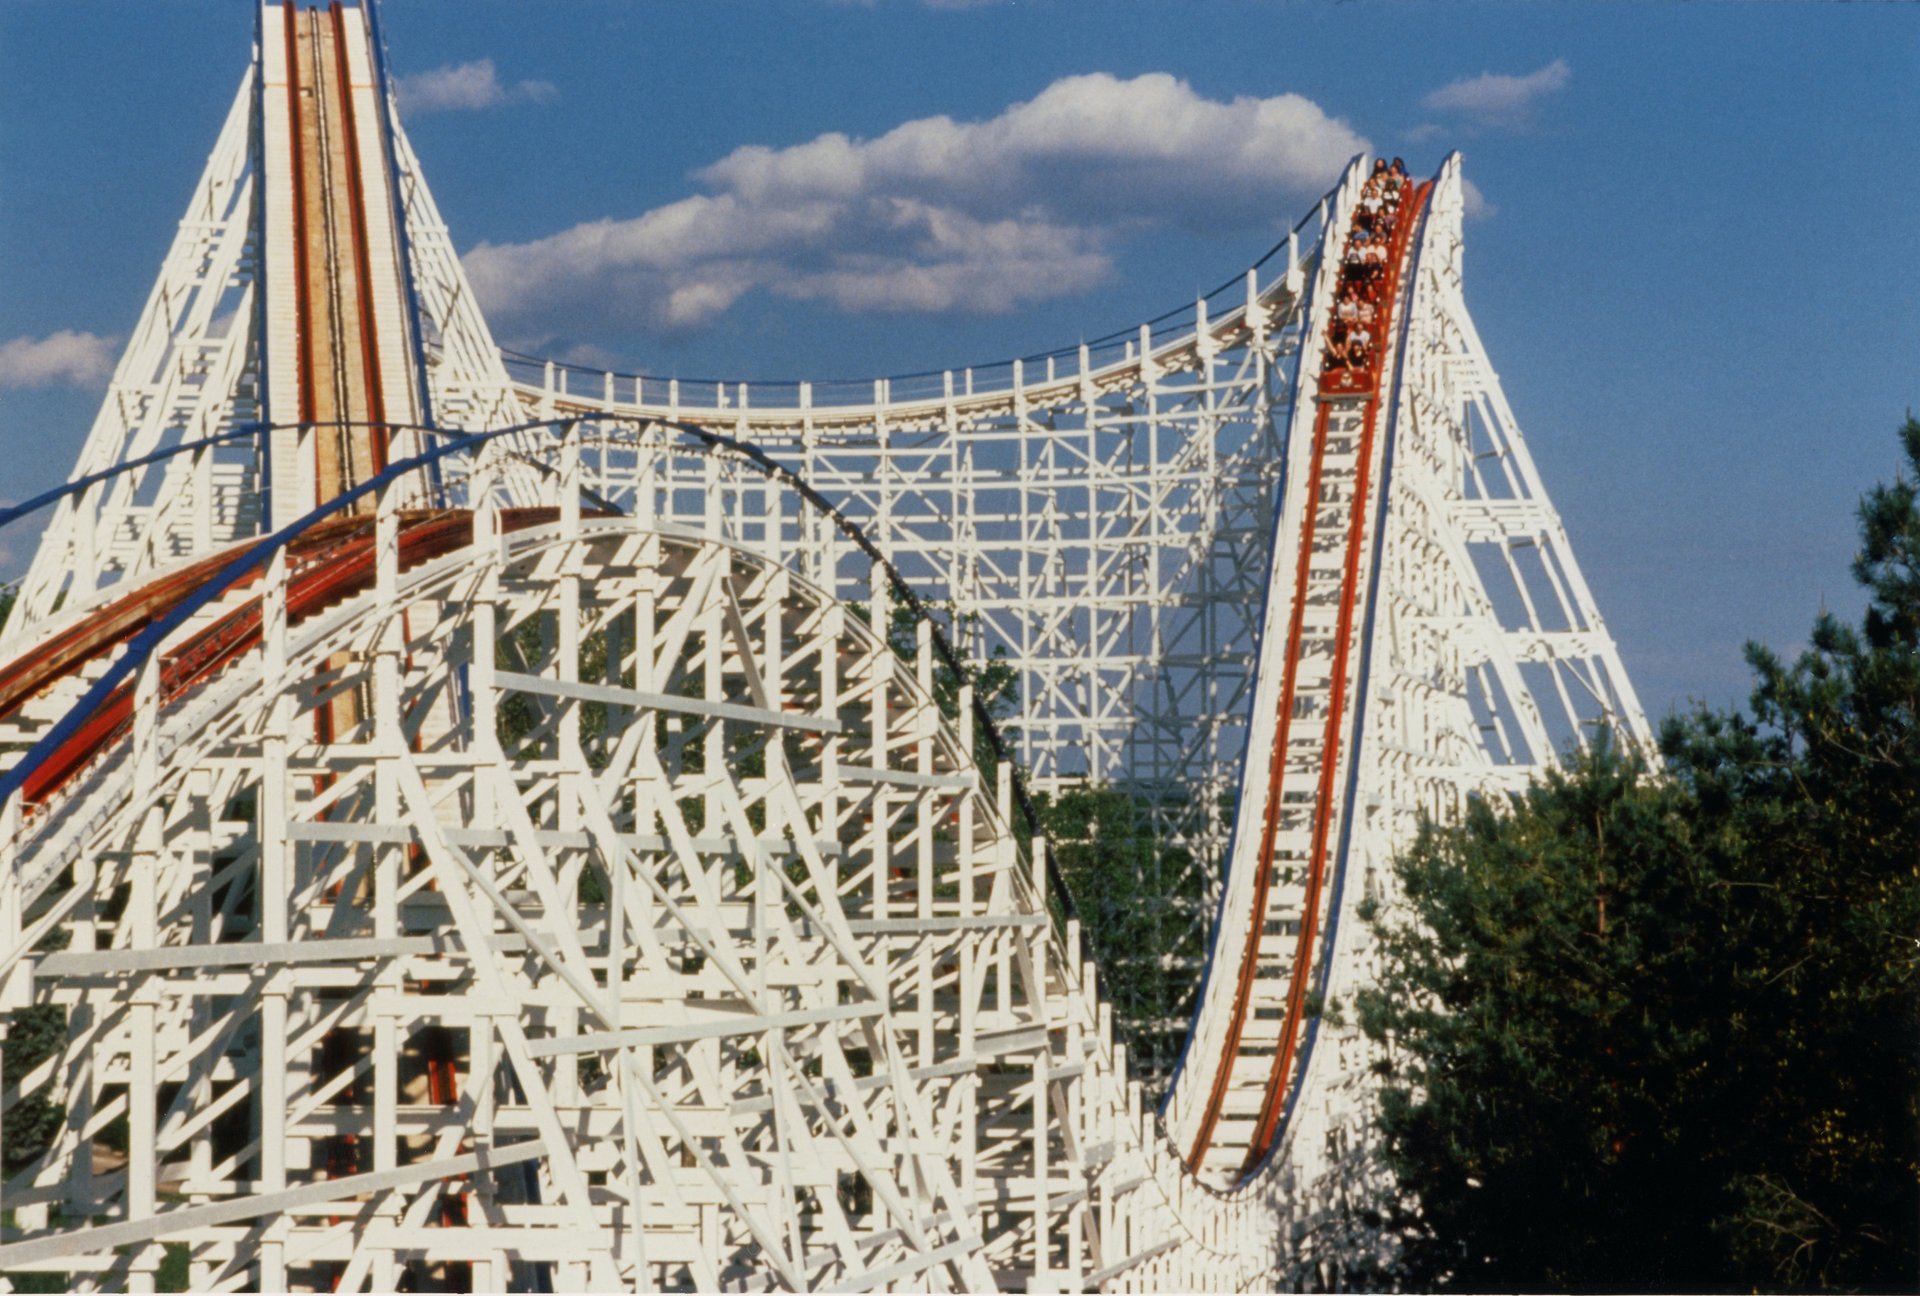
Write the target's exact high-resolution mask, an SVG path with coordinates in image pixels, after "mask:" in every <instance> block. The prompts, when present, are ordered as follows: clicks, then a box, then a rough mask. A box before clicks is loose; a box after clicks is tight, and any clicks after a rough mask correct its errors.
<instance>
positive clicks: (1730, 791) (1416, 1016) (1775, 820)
mask: <svg viewBox="0 0 1920 1296" xmlns="http://www.w3.org/2000/svg"><path fill="white" fill-rule="evenodd" d="M1901 438H1902V442H1903V446H1904V449H1905V453H1906V457H1907V459H1908V461H1909V463H1910V464H1911V466H1912V468H1913V470H1914V472H1915V473H1916V474H1920V423H1916V422H1915V421H1914V420H1912V419H1909V420H1908V421H1907V423H1906V425H1905V426H1904V427H1903V428H1902V430H1901ZM1860 526H1861V538H1862V545H1861V551H1860V554H1859V556H1858V558H1857V559H1856V561H1855V563H1854V574H1855V576H1856V578H1857V579H1859V580H1860V582H1861V583H1862V584H1863V585H1864V586H1865V588H1866V591H1867V595H1868V607H1867V611H1866V614H1865V617H1864V618H1863V621H1862V623H1861V625H1860V626H1859V627H1857V628H1855V627H1849V626H1846V625H1843V624H1841V623H1840V622H1839V621H1838V620H1837V619H1836V618H1833V617H1831V616H1822V617H1821V618H1820V619H1819V620H1818V621H1817V622H1816V623H1815V625H1814V630H1813V635H1812V638H1811V647H1810V649H1809V650H1808V651H1807V652H1806V653H1804V654H1803V655H1802V656H1801V657H1800V658H1799V659H1798V660H1797V661H1795V662H1794V663H1792V664H1791V665H1788V664H1785V663H1783V662H1781V661H1780V660H1779V659H1778V658H1777V657H1775V656H1774V655H1773V654H1771V653H1769V652H1767V651H1766V650H1764V649H1762V648H1760V647H1758V646H1749V648H1748V659H1749V661H1750V663H1751V664H1752V666H1753V668H1754V671H1755V673H1756V676H1757V685H1756V688H1755V689H1754V692H1753V696H1752V700H1751V702H1750V704H1749V706H1748V708H1747V709H1746V711H1744V712H1741V711H1734V712H1718V711H1714V710H1710V709H1706V708H1700V709H1698V710H1696V711H1695V712H1694V713H1692V714H1691V715H1687V716H1684V717H1676V718H1674V719H1672V720H1670V721H1668V723H1667V724H1666V726H1665V727H1664V729H1663V732H1662V737H1661V752H1662V755H1663V757H1664V767H1663V768H1662V769H1660V770H1658V771H1649V770H1648V769H1647V768H1646V767H1645V766H1644V764H1643V763H1642V762H1641V761H1640V759H1639V758H1638V757H1637V756H1634V755H1632V754H1629V753H1624V752H1621V751H1619V750H1618V749H1617V748H1616V747H1615V746H1614V745H1613V744H1612V743H1610V742H1607V741H1602V742H1600V743H1597V744H1596V745H1595V746H1594V748H1593V750H1592V751H1591V752H1590V753H1588V754H1587V755H1586V756H1584V757H1583V758H1581V759H1580V760H1579V761H1578V762H1577V763H1576V764H1575V765H1574V766H1573V767H1572V768H1571V769H1570V770H1568V771H1565V772H1558V773H1554V774H1551V775H1549V776H1547V777H1546V778H1545V779H1543V780H1542V781H1540V782H1539V783H1538V784H1536V785H1535V786H1534V787H1533V788H1532V789H1531V790H1530V791H1529V792H1528V793H1527V794H1526V795H1525V796H1524V797H1523V798H1521V799H1520V800H1519V801H1518V802H1517V803H1516V804H1514V805H1512V806H1497V807H1496V806H1492V805H1479V806H1475V807H1474V808H1473V809H1472V810H1471V811H1470V813H1469V814H1468V815H1467V816H1466V817H1465V819H1464V820H1463V821H1462V822H1461V823H1459V824H1456V825H1451V826H1446V827H1441V826H1430V827H1428V828H1427V829H1426V830H1425V831H1423V832H1422V834H1421V835H1420V838H1419V840H1418V842H1417V843H1416V844H1415V846H1414V847H1413V848H1412V849H1411V850H1410V851H1409V852H1408V853H1407V855H1406V856H1405V857H1404V858H1403V859H1402V860H1401V861H1400V863H1399V865H1398V869H1399V873H1400V877H1401V881H1402V884H1403V887H1404V890H1405V895H1406V899H1407V907H1406V914H1405V916H1404V917H1403V918H1400V919H1397V920H1391V921H1389V922H1388V923H1387V925H1386V928H1385V930H1384V934H1383V939H1384V942H1385V948H1386V951H1387V962H1388V971H1387V975H1386V976H1385V977H1384V979H1383V981H1382V983H1381V984H1380V985H1379V986H1378V987H1377V988H1376V989H1375V990H1374V991H1373V992H1372V993H1370V994H1369V995H1367V996H1365V998H1364V1000H1363V1003H1362V1021H1363V1024H1364V1025H1365V1026H1366V1028H1367V1029H1368V1030H1369V1032H1370V1033H1372V1034H1373V1035H1374V1036H1375V1037H1376V1038H1379V1039H1382V1040H1384V1041H1387V1042H1388V1044H1389V1046H1390V1047H1389V1053H1388V1056H1389V1058H1390V1062H1389V1064H1388V1067H1389V1071H1390V1074H1389V1075H1388V1076H1387V1077H1386V1084H1387V1088H1386V1097H1385V1103H1384V1109H1383V1135H1384V1144H1385V1148H1386V1152H1387V1156H1388V1159H1389V1162H1390V1163H1391V1165H1392V1167H1393V1169H1394V1170H1395V1171H1396V1173H1397V1174H1398V1175H1399V1177H1400V1181H1401V1184H1402V1186H1403V1188H1404V1189H1405V1190H1406V1192H1407V1194H1408V1201H1409V1203H1410V1205H1411V1207H1412V1209H1411V1210H1409V1211H1408V1212H1407V1213H1406V1215H1405V1217H1404V1218H1402V1219H1401V1220H1400V1221H1399V1223H1400V1225H1401V1226H1402V1228H1403V1229H1404V1231H1405V1242H1406V1245H1405V1248H1404V1252H1403V1255H1402V1268H1401V1272H1400V1275H1399V1277H1400V1280H1401V1281H1402V1282H1404V1283H1407V1284H1410V1285H1415V1286H1450V1287H1454V1288H1458V1289H1464V1290H1485V1289H1489V1288H1499V1289H1537V1288H1543V1287H1582V1288H1589V1289H1635V1288H1638V1289H1704V1290H1729V1289H1751V1288H1756V1287H1758V1288H1768V1289H1771V1288H1779V1287H1807V1288H1884V1289H1903V1290H1911V1289H1913V1288H1915V1287H1916V1286H1920V1268H1917V1267H1916V1266H1917V1264H1920V1245H1917V1244H1916V1241H1917V1240H1916V1235H1917V1234H1920V735H1917V734H1916V727H1915V720H1916V714H1917V713H1920V501H1917V500H1916V491H1915V487H1914V484H1913V482H1912V481H1911V480H1909V479H1907V478H1901V479H1899V480H1896V481H1895V482H1893V483H1891V484H1889V485H1883V486H1881V487H1879V488H1877V489H1875V490H1874V491H1872V492H1871V493H1869V495H1868V496H1867V497H1866V498H1865V500H1863V502H1862V504H1861V509H1860Z"/></svg>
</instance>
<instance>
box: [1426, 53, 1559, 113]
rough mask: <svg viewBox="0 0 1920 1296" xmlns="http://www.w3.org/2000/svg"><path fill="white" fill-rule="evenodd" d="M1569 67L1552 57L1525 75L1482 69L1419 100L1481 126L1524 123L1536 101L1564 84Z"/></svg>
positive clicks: (1427, 106)
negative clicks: (1547, 62) (1548, 61)
mask: <svg viewBox="0 0 1920 1296" xmlns="http://www.w3.org/2000/svg"><path fill="white" fill-rule="evenodd" d="M1572 79H1573V69H1572V68H1571V67H1569V66H1568V65H1567V61H1566V60H1565V59H1555V60H1554V61H1553V62H1551V63H1549V64H1547V65H1546V66H1545V67H1543V68H1540V69H1538V70H1537V71H1533V72H1529V73H1527V74H1526V75H1525V76H1504V75H1502V74H1500V73H1498V72H1482V73H1481V74H1480V75H1479V76H1477V77H1462V78H1461V79H1460V80H1458V81H1450V82H1448V83H1447V84H1446V85H1443V86H1441V87H1440V88H1439V89H1438V90H1435V91H1433V92H1432V93H1431V94H1429V95H1428V96H1427V97H1426V98H1425V99H1422V100H1421V101H1420V105H1421V107H1423V108H1428V109H1431V110H1432V111H1434V112H1447V113H1458V114H1460V115H1461V116H1463V117H1466V118H1468V119H1469V120H1471V121H1474V122H1477V123H1479V124H1480V125H1482V126H1504V127H1510V128H1511V127H1520V126H1525V125H1526V124H1527V123H1528V122H1529V121H1531V120H1532V117H1533V110H1534V107H1535V105H1536V104H1538V103H1539V101H1540V100H1541V99H1543V98H1545V97H1546V96H1547V95H1550V94H1554V93H1556V92H1557V91H1560V90H1563V89H1565V88H1566V85H1567V82H1568V81H1570V80H1572Z"/></svg>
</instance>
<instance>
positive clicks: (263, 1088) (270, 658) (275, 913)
mask: <svg viewBox="0 0 1920 1296" xmlns="http://www.w3.org/2000/svg"><path fill="white" fill-rule="evenodd" d="M260 602H261V606H260V634H261V640H260V643H261V655H260V661H261V666H260V670H261V680H260V691H261V696H262V697H264V698H265V699H266V700H267V722H266V726H265V731H264V733H263V735H262V738H261V744H260V746H261V751H260V787H259V791H258V794H257V797H256V801H255V806H256V810H255V813H256V815H257V820H256V823H255V832H256V833H257V834H258V836H259V839H260V880H259V886H258V888H257V891H258V894H259V897H260V899H259V904H260V939H261V941H262V942H263V943H265V944H270V945H273V944H280V943H283V942H285V941H286V939H287V905H288V893H289V890H290V886H289V883H290V879H291V876H292V872H293V847H292V843H291V842H289V841H288V840H287V819H288V815H289V813H290V812H291V806H290V805H289V800H290V797H289V792H290V788H289V785H288V779H287V741H288V740H287V733H288V730H289V729H290V727H291V724H292V720H293V707H294V704H293V698H292V697H291V696H290V695H289V694H288V691H287V668H286V662H287V553H286V550H285V549H284V548H282V549H276V550H274V552H273V556H272V557H271V558H269V559H268V560H267V573H266V588H265V590H264V591H262V593H261V596H260ZM292 987H293V970H292V969H291V968H289V967H286V966H279V967H271V968H270V970H269V971H268V972H267V980H266V986H265V988H264V989H263V990H262V992H261V997H260V1070H259V1074H258V1075H257V1076H256V1077H255V1080H254V1085H255V1091H256V1093H255V1096H256V1098H257V1100H258V1103H259V1114H260V1126H259V1128H260V1191H261V1192H262V1193H263V1194H268V1193H276V1192H280V1191H282V1190H283V1189H285V1188H286V1186H287V1017H288V1012H287V1009H288V1003H287V1000H288V996H289V993H290V991H291V990H292ZM287 1231H288V1221H287V1220H285V1219H280V1220H276V1221H275V1222H274V1223H272V1224H270V1225H268V1226H267V1230H266V1232H265V1234H264V1235H263V1236H262V1238H261V1241H260V1265H259V1289H260V1290H261V1291H285V1290H287V1270H286V1238H287Z"/></svg>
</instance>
